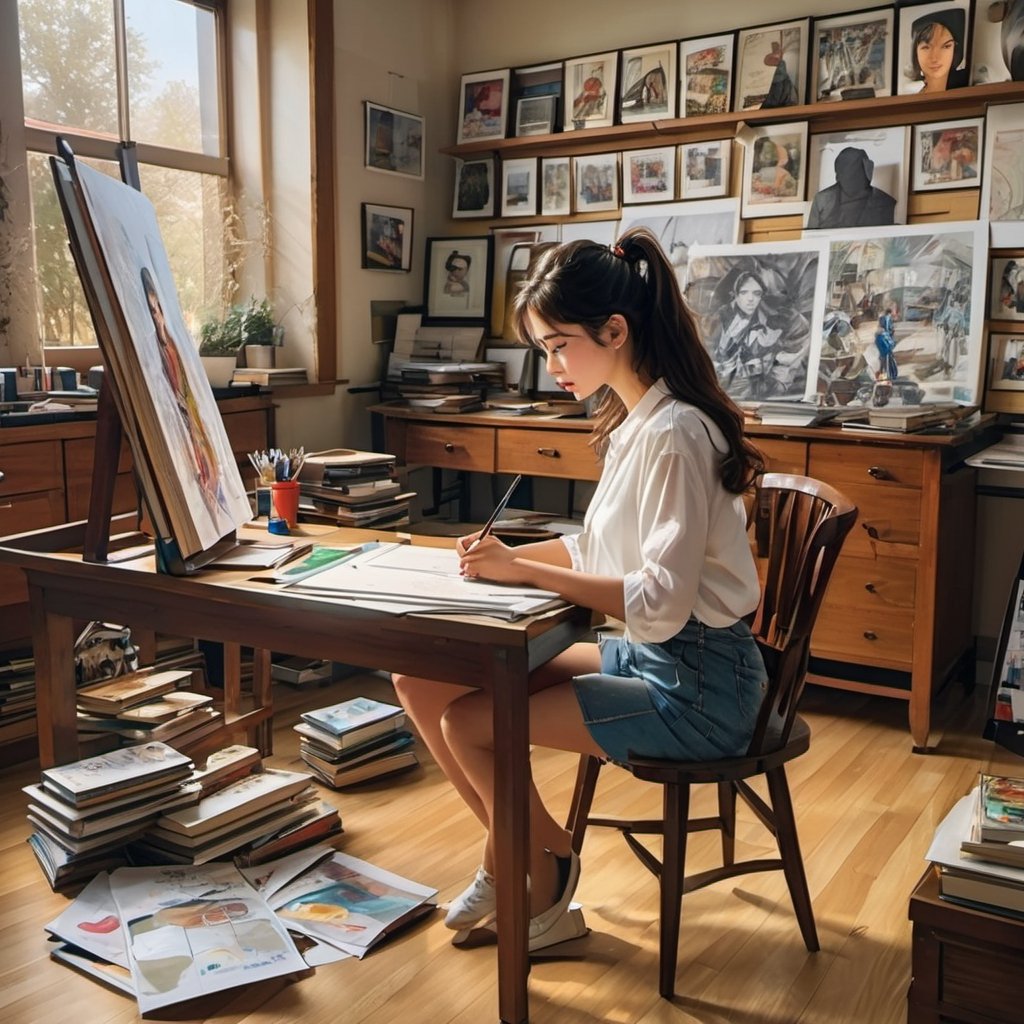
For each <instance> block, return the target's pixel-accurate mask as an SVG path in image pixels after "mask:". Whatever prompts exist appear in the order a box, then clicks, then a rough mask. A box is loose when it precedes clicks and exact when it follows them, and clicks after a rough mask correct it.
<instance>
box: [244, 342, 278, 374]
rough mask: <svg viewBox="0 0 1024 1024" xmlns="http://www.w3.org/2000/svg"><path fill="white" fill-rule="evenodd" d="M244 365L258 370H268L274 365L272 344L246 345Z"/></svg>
mask: <svg viewBox="0 0 1024 1024" xmlns="http://www.w3.org/2000/svg"><path fill="white" fill-rule="evenodd" d="M245 365H246V366H249V367H252V368H254V369H259V370H269V369H271V368H272V367H273V365H274V347H273V346H272V345H246V346H245Z"/></svg>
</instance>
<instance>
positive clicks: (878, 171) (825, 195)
mask: <svg viewBox="0 0 1024 1024" xmlns="http://www.w3.org/2000/svg"><path fill="white" fill-rule="evenodd" d="M909 148H910V129H909V128H908V127H907V126H906V125H891V126H886V127H881V128H860V129H855V130H853V131H844V132H827V133H822V134H819V135H812V136H811V139H810V143H809V144H808V149H809V154H808V173H807V182H808V197H809V198H810V202H809V203H808V204H807V212H806V213H805V215H804V229H805V230H806V231H814V230H834V229H842V228H847V227H867V226H873V225H875V224H882V225H885V224H889V225H892V224H905V223H906V222H907V191H908V188H907V178H908V172H907V165H908V161H907V153H908V152H909ZM847 150H853V151H856V152H857V154H858V155H859V156H860V160H859V161H857V160H855V159H853V154H851V153H848V152H847ZM837 163H838V167H839V170H840V171H841V172H842V179H843V180H842V182H839V181H837V169H836V168H837ZM869 168H870V170H869ZM844 185H845V186H846V187H845V191H844V187H843V186H844ZM850 193H854V195H860V196H862V198H860V199H858V200H856V201H851V197H850ZM854 220H855V221H856V223H850V222H851V221H854Z"/></svg>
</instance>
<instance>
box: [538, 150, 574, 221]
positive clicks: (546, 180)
mask: <svg viewBox="0 0 1024 1024" xmlns="http://www.w3.org/2000/svg"><path fill="white" fill-rule="evenodd" d="M570 168H571V163H570V161H569V158H568V157H567V156H546V157H542V158H541V161H540V212H541V215H542V216H544V217H568V216H569V214H570V213H571V212H572V172H571V170H570Z"/></svg>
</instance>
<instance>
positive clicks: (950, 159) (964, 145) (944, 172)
mask: <svg viewBox="0 0 1024 1024" xmlns="http://www.w3.org/2000/svg"><path fill="white" fill-rule="evenodd" d="M983 124H984V120H983V119H982V118H980V117H969V118H964V119H963V120H960V121H943V122H940V123H933V124H915V125H914V163H913V178H912V184H913V188H914V191H915V192H928V191H932V190H934V189H940V188H941V189H947V188H977V186H978V182H979V180H980V179H979V175H980V173H981V152H982V149H981V129H982V125H983Z"/></svg>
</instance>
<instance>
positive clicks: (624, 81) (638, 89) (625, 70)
mask: <svg viewBox="0 0 1024 1024" xmlns="http://www.w3.org/2000/svg"><path fill="white" fill-rule="evenodd" d="M675 116H676V44H675V42H671V43H656V44H654V45H653V46H638V47H634V48H633V49H631V50H623V51H622V62H621V71H620V74H619V120H620V121H621V122H622V123H623V124H630V123H632V122H634V121H656V120H658V119H659V118H664V117H675Z"/></svg>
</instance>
